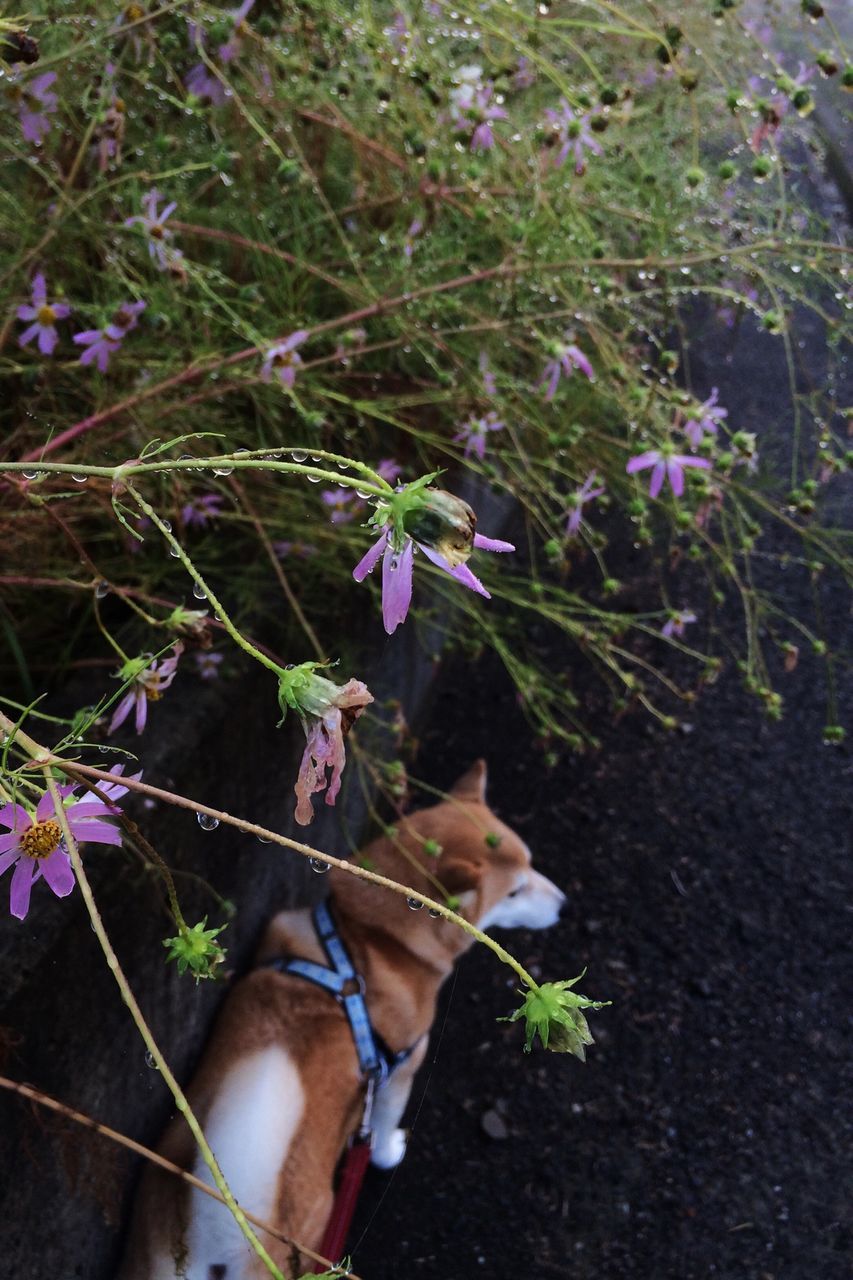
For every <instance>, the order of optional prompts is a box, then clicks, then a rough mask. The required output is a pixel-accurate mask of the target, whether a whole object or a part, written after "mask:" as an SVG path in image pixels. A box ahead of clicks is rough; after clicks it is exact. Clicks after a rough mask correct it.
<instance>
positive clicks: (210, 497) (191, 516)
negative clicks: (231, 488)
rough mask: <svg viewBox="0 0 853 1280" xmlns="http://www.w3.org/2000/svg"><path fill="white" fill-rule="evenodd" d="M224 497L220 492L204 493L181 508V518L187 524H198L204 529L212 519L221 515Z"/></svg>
mask: <svg viewBox="0 0 853 1280" xmlns="http://www.w3.org/2000/svg"><path fill="white" fill-rule="evenodd" d="M221 506H222V498H221V497H220V495H219V494H218V493H203V494H200V495H199V496H198V497H196V498H193V499H192V500H191V501H190V502H187V503H186V504H185V505H184V506H183V507H182V508H181V520H182V521H183V522H184V524H185V525H197V526H198V528H200V529H203V528H205V526H206V525H207V524H208V523H209V521H211V520H215V519H216V518H217V516H221V515H222V512H221V511H220V507H221Z"/></svg>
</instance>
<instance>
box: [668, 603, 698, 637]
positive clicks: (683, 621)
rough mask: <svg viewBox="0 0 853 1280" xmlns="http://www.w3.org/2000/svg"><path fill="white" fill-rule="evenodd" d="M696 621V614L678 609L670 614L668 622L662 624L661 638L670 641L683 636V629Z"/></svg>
mask: <svg viewBox="0 0 853 1280" xmlns="http://www.w3.org/2000/svg"><path fill="white" fill-rule="evenodd" d="M695 621H696V614H695V613H691V612H690V610H689V609H680V610H677V611H676V612H674V613H671V614H670V616H669V620H668V621H667V622H665V623H664V624H663V626H662V627H661V629H660V633H661V635H662V636H666V637H667V638H668V639H672V637H673V636H683V635H684V628H685V627H686V626H687V625H688V624H689V623H691V622H695Z"/></svg>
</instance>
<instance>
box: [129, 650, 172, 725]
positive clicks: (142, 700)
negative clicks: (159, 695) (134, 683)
mask: <svg viewBox="0 0 853 1280" xmlns="http://www.w3.org/2000/svg"><path fill="white" fill-rule="evenodd" d="M163 665H164V666H165V665H166V664H165V663H164V664H163ZM134 697H135V698H136V732H137V733H142V730H143V729H144V728H145V722H146V720H147V719H148V698H147V696H146V693H145V690H144V689H139V688H137V689H136V691H135V693H134Z"/></svg>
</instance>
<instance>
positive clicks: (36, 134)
mask: <svg viewBox="0 0 853 1280" xmlns="http://www.w3.org/2000/svg"><path fill="white" fill-rule="evenodd" d="M55 79H56V72H55V71H45V72H44V74H43V75H40V76H36V78H35V80H30V81H29V82H28V83H27V84H25V85H21V84H14V85H13V86H12V90H11V92H12V98H13V100H14V101H15V102H17V106H18V119H19V120H20V122H21V132H22V133H23V135H24V137H25V138H26V140H27V142H34V143H35V144H36V145H37V146H40V145H41V141H42V138H43V137H44V135H45V134H46V133H47V131H48V129H49V128H50V121H49V120H48V116H49V115H53V113H54V111H55V110H56V108H57V106H58V105H59V99H58V98H57V96H56V94H55V93H51V92H50V86H51V85H52V84H53V82H54V81H55Z"/></svg>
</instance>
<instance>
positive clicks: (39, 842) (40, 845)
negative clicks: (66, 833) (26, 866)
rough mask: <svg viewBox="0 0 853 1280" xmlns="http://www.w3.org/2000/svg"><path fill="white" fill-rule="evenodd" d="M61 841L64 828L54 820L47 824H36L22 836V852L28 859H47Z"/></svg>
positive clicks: (48, 821)
mask: <svg viewBox="0 0 853 1280" xmlns="http://www.w3.org/2000/svg"><path fill="white" fill-rule="evenodd" d="M61 839H62V828H61V827H60V825H59V823H58V822H54V821H53V819H52V818H49V819H48V820H47V821H46V822H34V823H33V825H32V826H31V827H28V828H27V830H26V831H25V832H24V833H23V834H22V836H21V839H20V845H21V850H22V851H23V852H24V853H25V854H26V855H27V857H28V858H46V857H47V856H48V855H49V854H51V853H53V851H54V849H55V848H56V847H57V845H58V844H59V842H60V840H61Z"/></svg>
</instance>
